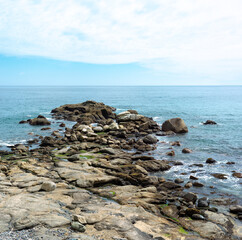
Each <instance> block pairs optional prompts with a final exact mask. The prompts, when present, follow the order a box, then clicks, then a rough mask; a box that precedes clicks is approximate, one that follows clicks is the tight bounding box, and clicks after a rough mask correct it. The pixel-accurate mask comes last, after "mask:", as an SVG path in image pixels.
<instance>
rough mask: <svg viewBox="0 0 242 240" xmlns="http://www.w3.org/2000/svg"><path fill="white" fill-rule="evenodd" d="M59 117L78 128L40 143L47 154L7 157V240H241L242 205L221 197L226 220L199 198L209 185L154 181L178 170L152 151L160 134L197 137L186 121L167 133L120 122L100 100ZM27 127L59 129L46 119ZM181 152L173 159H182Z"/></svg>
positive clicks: (2, 181) (65, 109)
mask: <svg viewBox="0 0 242 240" xmlns="http://www.w3.org/2000/svg"><path fill="white" fill-rule="evenodd" d="M52 114H53V117H54V118H55V119H58V120H62V119H63V120H69V121H75V122H77V123H76V124H75V125H74V126H73V127H72V128H65V132H64V134H61V133H60V132H59V131H57V130H55V131H54V132H53V133H52V135H51V136H45V137H41V136H40V139H41V143H40V145H39V147H38V148H34V149H29V147H28V146H27V145H22V144H17V145H15V146H12V148H11V152H8V151H1V152H0V154H1V155H0V156H1V157H0V158H1V169H0V170H1V172H0V214H1V218H0V232H1V233H0V239H36V240H37V239H51V240H52V239H53V240H54V239H56V240H57V239H58V240H59V239H69V240H70V239H82V240H84V239H85V240H95V239H104V240H125V239H128V240H149V239H156V240H162V239H172V240H181V239H184V240H189V239H190V240H195V239H214V240H229V239H231V240H232V239H241V237H242V229H241V222H240V220H241V218H242V206H240V205H237V204H236V203H233V204H231V203H230V202H226V203H223V199H220V202H219V201H217V204H225V205H226V204H228V205H227V207H226V208H227V210H228V211H227V212H220V211H219V210H218V207H217V205H216V202H215V201H213V199H212V198H211V196H209V195H208V196H207V197H205V196H202V197H201V196H199V195H198V194H196V193H194V192H191V191H189V189H190V188H191V187H195V188H201V187H203V184H202V183H200V182H199V181H198V179H197V178H196V177H195V176H192V175H191V176H190V181H188V182H187V181H186V182H185V181H184V180H183V179H182V178H179V179H175V180H174V181H170V180H168V179H165V178H164V177H162V176H159V177H158V176H155V175H154V174H152V173H154V172H165V171H168V170H169V169H170V168H172V167H173V165H174V161H169V160H162V159H155V158H154V156H153V155H152V152H153V151H154V150H155V149H156V145H157V142H158V141H159V140H158V139H157V137H156V136H160V135H170V134H186V133H187V132H188V130H189V129H188V128H187V126H186V124H185V122H184V121H183V120H182V119H181V118H174V119H170V120H167V121H165V122H164V123H163V124H162V126H160V125H159V124H157V123H156V122H155V121H154V120H153V119H151V118H148V117H145V116H142V115H140V114H138V112H137V111H135V110H127V111H125V112H122V113H119V114H116V113H115V108H113V107H110V106H107V105H105V104H103V103H97V102H94V101H87V102H84V103H80V104H67V105H63V106H60V107H58V108H56V109H53V110H52ZM20 123H22V124H32V125H38V126H39V125H40V126H41V128H43V130H45V129H48V128H50V127H51V122H50V121H48V120H47V119H46V118H45V117H44V116H41V115H40V116H38V117H37V118H34V119H30V120H27V121H21V122H20ZM205 124H216V123H215V122H213V121H207V122H206V123H205ZM46 126H47V127H46ZM64 126H65V125H64V123H60V127H64ZM171 145H172V146H175V145H176V146H179V145H181V143H180V142H178V141H177V142H173V143H171ZM172 146H171V149H170V151H169V152H167V153H166V154H167V155H170V156H172V155H174V154H175V152H174V150H173V149H172ZM180 151H182V152H183V153H184V154H189V153H190V152H191V151H192V149H189V148H183V149H181V150H180ZM207 164H214V160H213V159H207ZM177 165H179V164H177ZM237 174H238V176H237V177H241V173H239V172H238V173H237ZM161 175H162V174H161ZM215 177H224V176H220V175H216V176H215Z"/></svg>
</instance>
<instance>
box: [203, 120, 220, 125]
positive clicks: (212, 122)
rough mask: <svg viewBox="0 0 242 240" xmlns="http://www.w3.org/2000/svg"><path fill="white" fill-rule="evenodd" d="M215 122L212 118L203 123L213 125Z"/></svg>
mask: <svg viewBox="0 0 242 240" xmlns="http://www.w3.org/2000/svg"><path fill="white" fill-rule="evenodd" d="M215 124H217V123H216V122H214V121H212V120H207V121H206V122H204V123H203V125H215Z"/></svg>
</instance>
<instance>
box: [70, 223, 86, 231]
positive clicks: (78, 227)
mask: <svg viewBox="0 0 242 240" xmlns="http://www.w3.org/2000/svg"><path fill="white" fill-rule="evenodd" d="M71 228H72V229H73V230H76V231H78V232H85V231H86V227H85V226H84V225H82V224H81V223H79V222H76V221H75V222H71Z"/></svg>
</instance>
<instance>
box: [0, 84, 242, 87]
mask: <svg viewBox="0 0 242 240" xmlns="http://www.w3.org/2000/svg"><path fill="white" fill-rule="evenodd" d="M223 86H226V87H228V86H231V87H233V86H234V87H236V86H239V87H241V86H242V84H216V85H205V84H204V85H195V84H194V85H190V84H184V85H182V84H177V85H175V84H173V85H0V87H223Z"/></svg>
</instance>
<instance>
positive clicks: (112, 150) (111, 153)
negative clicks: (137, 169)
mask: <svg viewBox="0 0 242 240" xmlns="http://www.w3.org/2000/svg"><path fill="white" fill-rule="evenodd" d="M99 152H100V153H107V154H110V155H115V154H116V153H117V151H116V150H114V149H113V148H103V149H100V151H99Z"/></svg>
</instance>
